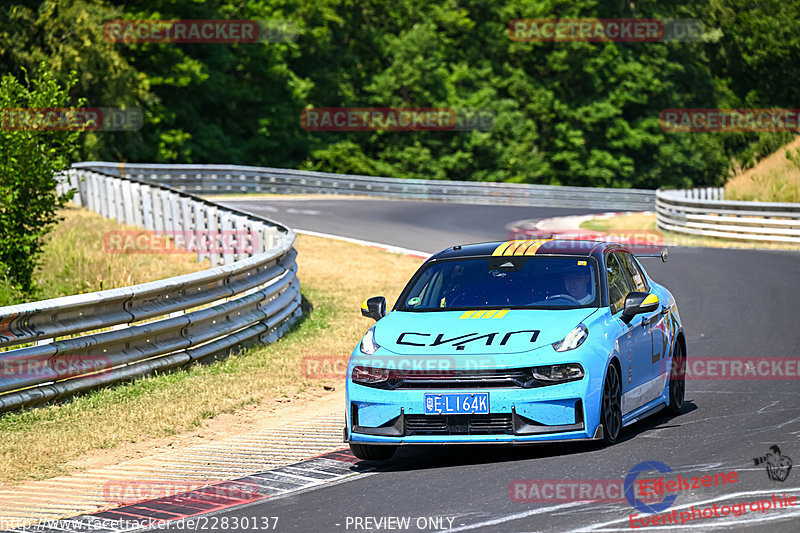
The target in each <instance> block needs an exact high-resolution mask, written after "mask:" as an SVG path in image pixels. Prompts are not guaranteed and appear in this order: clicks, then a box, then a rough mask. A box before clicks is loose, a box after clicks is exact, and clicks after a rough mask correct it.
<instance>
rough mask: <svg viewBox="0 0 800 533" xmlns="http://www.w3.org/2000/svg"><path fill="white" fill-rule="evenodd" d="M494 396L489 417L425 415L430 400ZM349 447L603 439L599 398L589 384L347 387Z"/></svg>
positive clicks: (349, 384) (347, 438) (587, 381)
mask: <svg viewBox="0 0 800 533" xmlns="http://www.w3.org/2000/svg"><path fill="white" fill-rule="evenodd" d="M455 392H462V393H476V392H485V393H489V408H490V409H489V410H490V412H489V414H487V415H425V409H424V395H425V394H430V393H442V394H447V393H455ZM347 398H348V403H347V407H348V409H347V411H348V412H347V426H346V427H345V442H353V443H363V444H391V445H398V444H486V443H508V444H524V443H534V442H555V441H580V440H595V439H601V438H602V436H603V434H602V426H600V425H599V423H598V422H599V420H598V419H599V407H598V406H599V403H598V402H599V401H600V395H599V393H593V392H591V388H590V386H589V380H588V379H583V380H580V381H574V382H570V383H564V384H560V385H553V386H548V387H540V388H533V389H523V388H507V389H498V388H481V389H478V388H469V389H452V388H448V389H439V390H435V389H434V390H430V389H406V390H382V389H375V388H372V387H366V386H363V385H359V384H355V383H353V382H352V381H351V380H348V383H347Z"/></svg>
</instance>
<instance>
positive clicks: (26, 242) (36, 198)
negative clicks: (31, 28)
mask: <svg viewBox="0 0 800 533" xmlns="http://www.w3.org/2000/svg"><path fill="white" fill-rule="evenodd" d="M25 74H26V75H25V77H24V81H23V82H22V83H21V82H20V81H19V80H17V78H15V77H14V76H12V75H10V74H9V75H6V76H3V77H2V79H0V109H7V110H8V109H19V108H27V109H31V108H32V109H42V108H52V107H67V106H68V104H69V95H68V90H69V88H70V86H71V85H72V84H74V83H75V82H76V80H75V73H74V72H73V73H72V75H71V78H68V81H67V85H66V86H62V85H61V84H60V83H59V82H58V81H56V79H55V76H54V75H53V73H52V72H51V71H49V70H47V69H46V68H45V67H44V66H42V67H41V68H40V69H39V74H38V76H37V77H36V78H35V79H34V80H32V81H31V80H29V79H28V76H27V73H25ZM5 119H6V117H4V120H5ZM79 135H80V133H79V132H77V131H52V132H51V131H48V132H45V131H37V130H32V129H28V130H27V131H13V130H11V129H9V128H0V278H3V279H5V280H6V282H7V284H8V285H10V286H11V287H12V288H13V290H16V291H22V292H27V291H29V290H30V289H31V279H32V276H33V271H34V268H35V266H36V259H37V257H38V255H39V254H40V253H41V248H42V245H43V243H44V236H45V234H46V233H47V231H48V230H49V229H50V228H51V227H52V226H53V224H54V223H55V222H56V220H57V219H58V216H57V213H56V210H57V209H58V208H59V207H62V206H63V205H64V203H65V202H66V201H67V200H69V199H70V198H71V196H72V193H68V194H66V195H61V196H59V195H57V194H56V191H55V188H56V183H57V182H56V174H57V173H58V172H60V171H62V170H64V169H65V168H67V167H69V165H70V163H71V161H72V158H73V157H74V153H73V152H74V151H75V149H76V147H77V143H78V137H79Z"/></svg>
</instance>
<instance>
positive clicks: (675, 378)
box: [667, 342, 686, 415]
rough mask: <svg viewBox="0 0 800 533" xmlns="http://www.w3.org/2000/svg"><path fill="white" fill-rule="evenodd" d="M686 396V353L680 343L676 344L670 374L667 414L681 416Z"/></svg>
mask: <svg viewBox="0 0 800 533" xmlns="http://www.w3.org/2000/svg"><path fill="white" fill-rule="evenodd" d="M685 394H686V353H684V350H683V346H682V345H681V343H680V342H676V343H675V351H674V352H673V354H672V369H671V370H670V374H669V405H668V406H667V412H668V413H670V414H672V415H679V414H681V409H683V397H684V395H685Z"/></svg>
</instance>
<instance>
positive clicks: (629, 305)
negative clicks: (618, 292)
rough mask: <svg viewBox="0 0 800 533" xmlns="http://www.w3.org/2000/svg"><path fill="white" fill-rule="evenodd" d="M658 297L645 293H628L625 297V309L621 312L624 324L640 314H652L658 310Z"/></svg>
mask: <svg viewBox="0 0 800 533" xmlns="http://www.w3.org/2000/svg"><path fill="white" fill-rule="evenodd" d="M658 304H659V301H658V296H656V295H655V294H653V293H649V294H648V293H646V292H629V293H628V296H626V297H625V307H623V310H622V317H621V318H622V321H623V322H625V323H626V324H627V323H628V322H630V321H631V320H632V319H633V317H635V316H636V315H639V314H642V313H652V312H653V311H655V310H656V309H658Z"/></svg>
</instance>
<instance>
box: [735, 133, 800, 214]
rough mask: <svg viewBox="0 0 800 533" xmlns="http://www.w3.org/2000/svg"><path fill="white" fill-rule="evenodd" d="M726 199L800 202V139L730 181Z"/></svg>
mask: <svg viewBox="0 0 800 533" xmlns="http://www.w3.org/2000/svg"><path fill="white" fill-rule="evenodd" d="M725 199H726V200H745V201H753V202H795V203H796V202H800V136H799V137H797V138H795V140H793V141H792V142H790V143H789V144H786V145H784V146H782V147H781V148H780V149H779V150H777V151H775V152H774V153H773V154H771V155H769V156H768V157H766V158H764V159H763V160H761V161H759V163H758V164H757V165H756V166H754V167H753V168H751V169H748V170H746V171H745V172H743V173H741V174H739V175H738V176H735V177H733V178H731V179H730V180H728V183H726V184H725Z"/></svg>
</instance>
